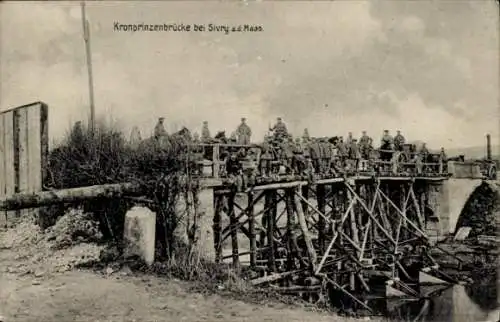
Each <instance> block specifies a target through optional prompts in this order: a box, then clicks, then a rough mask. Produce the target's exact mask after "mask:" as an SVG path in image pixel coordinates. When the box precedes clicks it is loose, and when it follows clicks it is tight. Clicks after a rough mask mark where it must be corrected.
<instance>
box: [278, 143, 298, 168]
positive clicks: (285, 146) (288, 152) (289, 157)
mask: <svg viewBox="0 0 500 322" xmlns="http://www.w3.org/2000/svg"><path fill="white" fill-rule="evenodd" d="M294 148H295V144H293V137H292V135H290V134H289V135H288V136H287V137H286V138H285V141H283V143H282V145H281V152H282V155H283V161H284V165H285V169H286V173H292V172H293V168H292V161H293V150H294Z"/></svg>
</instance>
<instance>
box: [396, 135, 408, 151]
mask: <svg viewBox="0 0 500 322" xmlns="http://www.w3.org/2000/svg"><path fill="white" fill-rule="evenodd" d="M405 143H406V140H405V137H404V136H403V135H401V131H399V130H398V131H397V132H396V136H395V137H394V150H396V151H403V145H404V144H405Z"/></svg>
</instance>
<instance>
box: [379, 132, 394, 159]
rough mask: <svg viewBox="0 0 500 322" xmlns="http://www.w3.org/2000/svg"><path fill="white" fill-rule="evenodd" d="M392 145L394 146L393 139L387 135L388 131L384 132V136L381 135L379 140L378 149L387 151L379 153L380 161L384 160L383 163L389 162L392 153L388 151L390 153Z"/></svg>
mask: <svg viewBox="0 0 500 322" xmlns="http://www.w3.org/2000/svg"><path fill="white" fill-rule="evenodd" d="M393 144H394V139H393V138H392V136H391V135H390V134H389V130H384V135H382V139H381V140H380V149H381V150H387V151H383V152H381V153H380V158H381V159H382V160H385V161H389V160H391V157H392V152H388V151H389V150H391V151H392V149H393Z"/></svg>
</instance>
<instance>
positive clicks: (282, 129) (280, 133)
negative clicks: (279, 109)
mask: <svg viewBox="0 0 500 322" xmlns="http://www.w3.org/2000/svg"><path fill="white" fill-rule="evenodd" d="M276 120H277V123H276V124H275V125H274V126H273V127H272V128H270V129H269V130H270V131H274V137H275V138H276V139H277V140H279V141H283V140H286V139H287V137H288V130H287V128H286V124H285V123H284V122H283V120H282V119H281V117H278V118H277V119H276Z"/></svg>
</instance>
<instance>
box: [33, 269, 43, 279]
mask: <svg viewBox="0 0 500 322" xmlns="http://www.w3.org/2000/svg"><path fill="white" fill-rule="evenodd" d="M33 275H34V276H35V277H37V278H40V277H43V276H44V275H45V272H44V271H42V270H36V271H35V273H34V274H33Z"/></svg>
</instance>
